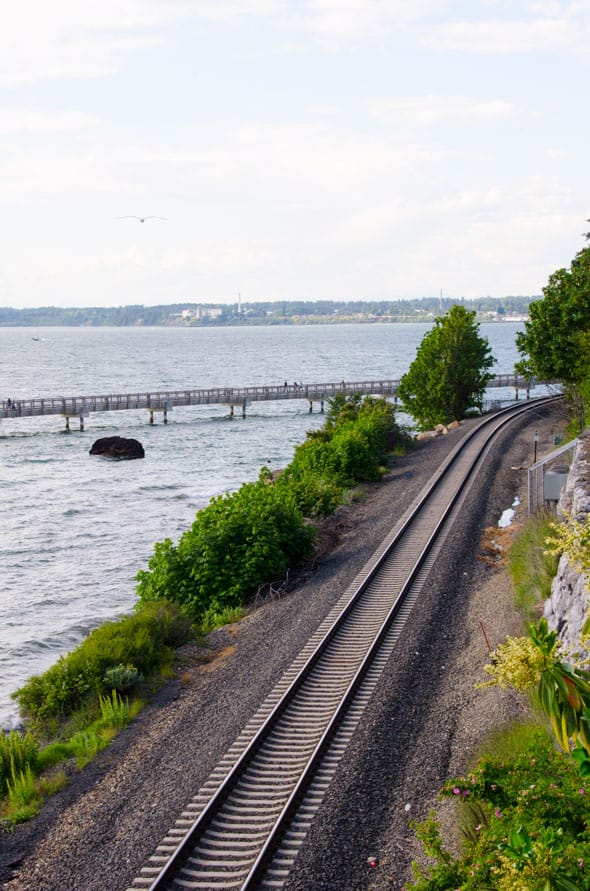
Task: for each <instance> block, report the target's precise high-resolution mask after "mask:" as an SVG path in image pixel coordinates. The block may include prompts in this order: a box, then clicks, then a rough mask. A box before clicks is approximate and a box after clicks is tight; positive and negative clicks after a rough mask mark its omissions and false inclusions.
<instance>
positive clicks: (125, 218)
mask: <svg viewBox="0 0 590 891" xmlns="http://www.w3.org/2000/svg"><path fill="white" fill-rule="evenodd" d="M117 219H118V220H139V222H140V223H145V221H146V220H165V219H166V217H154V216H149V217H138V216H135V214H129V215H127V216H125V217H117Z"/></svg>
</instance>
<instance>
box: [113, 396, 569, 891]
mask: <svg viewBox="0 0 590 891" xmlns="http://www.w3.org/2000/svg"><path fill="white" fill-rule="evenodd" d="M556 398H560V397H548V398H545V399H536V400H531V401H528V402H526V403H522V404H520V405H516V406H512V407H510V408H507V409H504V410H503V411H500V412H497V413H496V414H494V415H489V416H486V417H485V418H483V419H482V420H481V422H480V423H479V424H478V425H477V426H476V427H475V428H474V429H473V430H472V431H471V432H470V433H469V434H467V435H466V436H465V437H464V438H463V439H462V440H461V441H460V442H459V443H458V444H457V446H456V447H455V448H454V449H453V451H452V452H451V453H450V454H449V456H448V457H447V459H446V460H445V461H444V463H443V464H442V465H441V467H440V468H439V470H438V471H437V472H436V474H434V476H433V477H432V478H431V480H430V481H429V483H428V485H427V486H426V487H425V488H424V489H423V490H422V492H421V494H420V496H419V497H418V498H417V500H416V501H415V502H414V504H413V505H411V507H410V508H409V509H408V510H407V511H406V513H405V514H404V516H403V517H402V518H401V519H400V520H399V522H398V523H397V524H396V526H395V528H394V529H393V530H392V532H391V534H390V535H389V536H388V538H387V539H386V540H385V541H384V542H383V543H382V544H381V545H380V547H379V548H378V549H377V550H376V551H375V553H374V554H373V557H372V558H371V560H370V561H369V562H368V563H367V564H366V565H365V567H364V568H363V570H362V571H361V573H359V575H358V576H357V577H356V579H355V580H354V581H353V583H352V584H351V585H350V586H349V588H348V589H347V590H346V591H345V592H344V593H343V595H342V597H341V598H340V600H339V601H338V603H337V605H336V606H335V607H334V609H333V610H332V611H331V612H330V613H329V614H328V616H327V617H326V619H325V620H324V621H323V622H322V623H321V625H320V626H319V627H318V629H317V631H316V632H315V634H314V635H312V637H311V638H310V640H309V641H308V643H307V645H306V646H305V647H304V649H303V650H302V651H301V653H300V654H299V656H298V657H297V658H296V659H295V660H294V662H293V663H292V665H291V667H290V668H289V669H288V671H287V672H286V673H285V674H284V676H283V677H282V679H281V680H280V681H279V683H278V684H277V686H276V687H275V688H274V690H273V691H272V693H271V694H270V695H269V696H268V698H267V699H266V701H265V702H264V703H263V705H262V706H261V708H260V709H259V710H258V712H257V713H256V714H255V715H254V717H253V718H252V719H251V721H250V722H249V723H248V724H247V725H246V727H245V728H244V730H243V731H242V733H241V734H240V735H239V737H238V738H237V739H236V741H235V743H234V744H233V745H232V746H231V748H230V749H229V750H228V751H227V753H226V754H225V756H224V757H223V759H222V760H221V761H220V763H219V764H218V766H217V767H216V768H215V770H214V771H213V773H212V774H211V776H210V778H209V780H208V781H207V783H206V784H205V785H204V786H203V787H202V789H200V791H199V792H198V793H197V795H195V796H194V798H193V799H192V800H191V801H190V802H189V803H188V805H187V807H186V809H185V811H184V812H183V813H182V814H181V816H180V817H179V819H178V820H177V821H176V823H175V824H174V826H173V827H172V828H171V830H170V831H169V833H168V835H167V836H166V838H165V839H164V840H163V841H162V843H161V844H160V845H159V846H158V848H157V850H156V852H155V853H154V855H153V856H152V857H151V858H150V860H149V862H148V863H147V864H146V865H145V866H144V867H143V869H142V870H141V873H140V875H139V876H137V877H136V878H135V879H134V881H133V885H132V888H131V889H129V891H137V889H141V888H143V889H149V891H164V889H174V891H180V889H185V891H186V889H192V888H195V889H197V888H198V889H206V891H216V889H224V891H227V889H241V891H245V889H276V888H281V887H282V886H283V884H284V882H285V881H286V879H287V877H288V875H289V871H290V869H291V867H292V865H293V863H294V861H295V858H296V856H297V853H298V850H299V848H300V846H301V845H302V843H303V841H304V839H305V836H306V834H307V831H308V829H309V826H310V825H311V822H312V820H313V819H314V816H315V814H316V813H317V810H318V808H319V806H320V803H321V801H322V798H323V795H324V793H325V791H326V789H327V788H328V786H329V784H330V783H331V781H332V779H333V777H334V774H335V772H336V768H337V766H338V763H339V761H340V759H341V757H342V755H343V753H344V751H345V749H346V746H347V744H348V742H349V740H350V739H351V737H352V734H353V733H354V730H355V728H356V727H357V726H358V724H359V722H360V720H361V718H362V715H363V711H364V709H365V707H366V706H367V704H368V702H369V700H370V697H371V694H372V692H373V690H374V688H375V686H376V684H377V681H378V680H379V677H380V676H381V674H382V672H383V670H384V668H385V665H386V664H387V661H388V659H389V657H390V656H391V654H392V652H393V650H394V648H395V645H396V642H397V641H398V640H399V638H400V635H401V634H402V633H403V628H404V625H405V623H406V620H407V618H408V616H409V615H410V612H411V610H412V607H413V606H414V604H415V603H416V602H417V601H418V599H419V597H420V592H421V590H422V587H423V585H424V584H425V582H426V579H427V577H428V574H429V572H430V570H431V568H432V566H433V564H434V562H435V560H436V557H437V555H438V553H439V552H440V550H441V548H442V546H443V543H444V541H445V538H446V537H447V536H448V534H449V532H450V530H451V528H452V525H453V521H454V518H455V517H456V515H457V514H458V512H459V511H460V510H461V506H462V503H463V501H464V499H465V498H466V496H467V493H468V491H469V489H470V487H471V485H472V483H473V481H474V479H475V478H476V476H477V471H478V467H479V465H480V463H481V462H482V461H483V460H484V458H485V455H486V453H487V451H488V449H489V447H490V446H491V444H492V442H493V440H494V438H495V437H496V436H497V435H498V434H499V433H500V432H501V431H503V430H504V429H505V428H506V427H507V425H510V424H511V423H513V422H514V421H515V420H516V419H517V418H521V417H522V415H523V413H525V412H527V411H530V410H531V409H537V408H538V407H539V406H542V405H545V404H547V403H549V402H552V401H553V400H555V399H556Z"/></svg>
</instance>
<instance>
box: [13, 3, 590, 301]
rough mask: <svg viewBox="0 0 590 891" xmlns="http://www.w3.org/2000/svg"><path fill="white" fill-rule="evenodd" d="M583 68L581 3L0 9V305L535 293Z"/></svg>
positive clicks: (558, 201) (567, 212)
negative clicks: (136, 217) (0, 209)
mask: <svg viewBox="0 0 590 891" xmlns="http://www.w3.org/2000/svg"><path fill="white" fill-rule="evenodd" d="M589 62H590V0H577V2H576V0H572V2H566V0H555V2H552V0H547V2H544V0H538V2H525V0H469V2H467V0H465V2H462V0H124V2H121V0H100V2H91V0H51V2H48V0H19V2H12V3H5V4H3V8H2V11H1V12H0V140H1V145H2V151H1V153H0V165H1V167H0V170H1V175H0V190H1V206H2V215H1V226H2V231H1V247H0V304H1V305H3V306H15V307H22V306H47V305H58V306H98V305H106V306H118V305H121V304H126V303H144V304H154V303H172V302H185V301H186V302H223V303H229V302H235V301H237V299H238V294H241V299H242V301H243V302H247V301H250V300H279V299H306V300H315V299H337V300H344V299H380V300H387V299H397V298H400V297H402V298H406V297H408V298H410V297H422V296H432V295H439V294H440V291H441V289H442V291H443V293H444V295H445V296H449V297H477V296H485V295H492V296H498V297H501V296H505V295H509V294H512V295H516V294H524V295H534V294H539V293H540V291H541V288H542V287H543V286H544V285H545V284H546V282H547V278H548V276H549V275H550V273H551V272H553V271H554V270H555V269H557V268H559V267H562V266H568V265H569V264H570V262H571V260H572V259H573V257H574V256H575V254H576V253H577V252H578V251H579V250H581V249H582V248H583V247H584V246H585V245H586V242H585V241H584V238H583V237H582V233H583V232H586V231H587V230H588V228H590V227H589V226H588V225H587V223H586V219H587V218H588V217H589V216H590V200H589V188H588V185H589V179H590V173H589V169H590V165H589V147H590V139H589V136H590V124H589V121H590V114H589V111H590V108H589V105H590V103H589V101H588V85H589V83H590V70H589V69H590V64H589ZM133 215H137V216H148V215H149V216H152V215H153V216H156V217H164V218H165V219H147V220H146V221H145V222H144V223H141V222H139V220H138V219H134V218H133ZM127 216H129V217H131V218H128V219H126V218H125V217H127ZM121 218H123V219H121Z"/></svg>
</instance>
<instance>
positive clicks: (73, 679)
mask: <svg viewBox="0 0 590 891" xmlns="http://www.w3.org/2000/svg"><path fill="white" fill-rule="evenodd" d="M190 637H191V630H190V622H189V620H188V619H187V617H186V616H185V615H184V614H183V613H182V612H181V610H180V609H179V607H178V606H176V605H174V604H171V603H167V602H165V601H161V602H160V603H157V604H155V603H152V604H146V605H145V607H144V608H142V609H138V610H137V612H136V613H134V614H133V615H131V616H125V617H123V618H122V619H118V620H117V621H113V622H106V623H105V624H104V625H101V626H100V627H99V628H96V629H95V630H94V631H92V632H91V633H90V634H89V635H88V637H87V638H86V639H85V640H83V641H82V643H81V644H79V646H78V647H76V649H74V650H72V652H71V653H68V654H67V655H66V656H62V657H61V658H60V659H58V661H57V662H56V663H55V665H52V666H51V668H49V669H48V670H47V671H46V672H45V673H44V674H42V675H35V676H33V677H32V678H30V679H29V680H28V681H27V683H26V684H25V685H24V686H23V687H21V688H20V689H19V690H17V691H16V693H14V694H13V698H15V699H16V700H17V701H18V703H19V706H20V708H21V710H22V711H23V713H24V714H25V715H26V717H27V718H28V719H30V720H32V721H33V722H37V723H38V724H39V725H40V726H41V727H44V728H45V729H47V728H49V726H50V725H51V723H52V722H54V721H56V720H57V721H62V720H64V719H66V718H68V717H69V716H70V715H71V714H72V713H73V712H75V711H77V710H79V709H85V708H88V707H90V710H92V707H93V706H94V705H96V706H98V702H99V697H100V696H101V695H102V694H103V693H106V692H108V691H109V686H108V684H107V683H106V682H105V678H106V677H108V672H109V671H110V670H112V669H114V668H116V667H117V666H120V665H133V666H134V668H135V670H136V671H137V672H138V674H139V673H141V674H142V675H143V676H145V677H150V676H154V675H155V674H157V673H158V672H160V671H161V670H162V669H163V668H164V667H165V666H166V665H167V664H168V663H170V662H171V661H172V659H173V656H174V650H175V648H176V647H178V646H180V644H182V643H185V642H186V641H187V640H189V639H190ZM110 689H112V687H110Z"/></svg>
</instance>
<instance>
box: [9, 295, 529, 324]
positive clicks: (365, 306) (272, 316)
mask: <svg viewBox="0 0 590 891" xmlns="http://www.w3.org/2000/svg"><path fill="white" fill-rule="evenodd" d="M537 299H538V297H502V298H494V297H479V298H475V299H473V300H463V299H459V298H457V299H452V298H449V297H444V298H443V297H442V296H441V297H437V298H435V297H421V298H417V299H412V300H364V301H363V300H347V301H338V300H310V301H298V300H281V301H273V302H264V301H262V302H257V303H242V302H241V301H238V302H237V303H233V304H219V303H173V304H160V305H157V306H143V305H133V306H131V305H128V306H110V307H105V306H98V307H97V306H95V307H59V306H45V307H36V308H27V309H16V308H14V307H0V328H31V327H38V328H46V327H75V328H80V327H88V328H97V327H125V328H127V327H131V328H133V327H135V328H137V327H145V328H147V327H149V328H157V327H165V328H171V327H174V328H211V327H234V326H239V327H242V326H243V327H251V326H260V325H263V326H269V325H345V324H358V323H361V324H371V325H375V324H399V323H406V322H411V323H415V322H424V323H432V322H434V320H435V319H436V318H437V317H440V316H443V315H444V314H445V313H447V312H448V311H449V310H450V309H451V307H452V306H455V305H457V304H458V303H459V304H461V305H462V306H464V307H465V308H466V309H468V310H470V311H473V312H475V313H476V318H477V320H478V321H480V322H496V321H498V322H501V321H507V322H522V321H525V320H526V319H527V318H528V308H529V305H530V303H531V302H532V301H534V300H537Z"/></svg>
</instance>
